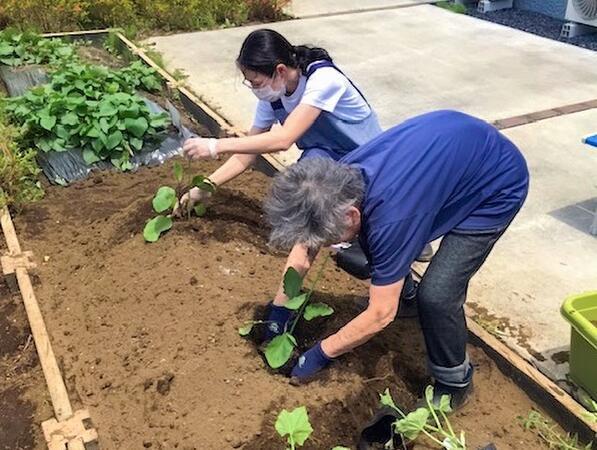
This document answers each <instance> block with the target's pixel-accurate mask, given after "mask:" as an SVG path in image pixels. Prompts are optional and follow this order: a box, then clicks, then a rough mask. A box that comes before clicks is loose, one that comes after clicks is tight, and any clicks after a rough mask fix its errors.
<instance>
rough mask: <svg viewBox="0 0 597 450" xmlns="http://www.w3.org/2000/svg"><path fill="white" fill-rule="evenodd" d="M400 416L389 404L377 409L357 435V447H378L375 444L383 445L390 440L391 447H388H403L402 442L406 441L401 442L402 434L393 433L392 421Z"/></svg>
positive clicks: (363, 448)
mask: <svg viewBox="0 0 597 450" xmlns="http://www.w3.org/2000/svg"><path fill="white" fill-rule="evenodd" d="M401 418H402V417H401V416H400V415H399V414H398V412H397V411H396V410H395V409H393V408H390V407H389V406H384V407H382V408H381V409H379V410H378V411H377V412H376V413H375V415H374V416H373V418H372V419H371V420H370V421H369V422H368V423H367V424H366V425H365V426H364V427H363V430H362V431H361V435H360V436H359V443H358V445H357V449H358V450H370V449H374V448H379V446H378V445H376V444H382V445H385V444H387V443H389V442H390V441H391V442H392V447H390V448H396V449H398V448H404V444H406V443H403V442H402V436H400V435H399V434H397V433H394V422H396V421H397V420H398V419H401Z"/></svg>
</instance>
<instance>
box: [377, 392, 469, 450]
mask: <svg viewBox="0 0 597 450" xmlns="http://www.w3.org/2000/svg"><path fill="white" fill-rule="evenodd" d="M380 401H381V404H382V405H384V406H389V407H390V408H392V409H394V410H395V411H396V412H397V413H398V414H399V415H400V416H401V418H400V419H398V420H396V422H394V430H395V431H396V433H399V434H401V435H402V436H403V438H404V439H406V440H408V441H411V442H412V441H414V440H415V439H417V438H418V437H419V435H421V434H423V435H425V436H426V437H427V438H428V439H429V440H431V441H432V442H434V443H435V444H437V445H438V446H439V447H438V448H444V449H449V450H466V441H465V436H464V432H462V431H461V432H460V435H458V436H457V435H456V433H454V429H453V428H452V424H451V423H450V421H449V420H448V413H450V412H451V411H452V408H451V407H450V396H449V395H442V397H441V399H440V402H439V405H434V403H433V386H427V388H426V389H425V402H426V407H423V408H418V409H416V410H415V411H412V412H410V413H409V414H405V413H404V412H403V411H402V410H401V409H400V408H398V406H396V404H395V403H394V400H393V398H392V395H391V394H390V390H389V389H386V390H385V392H384V393H383V394H381V395H380Z"/></svg>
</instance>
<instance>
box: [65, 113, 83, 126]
mask: <svg viewBox="0 0 597 450" xmlns="http://www.w3.org/2000/svg"><path fill="white" fill-rule="evenodd" d="M60 122H62V124H64V125H71V126H75V125H79V118H78V117H77V115H76V114H74V113H67V114H65V115H64V116H62V119H60Z"/></svg>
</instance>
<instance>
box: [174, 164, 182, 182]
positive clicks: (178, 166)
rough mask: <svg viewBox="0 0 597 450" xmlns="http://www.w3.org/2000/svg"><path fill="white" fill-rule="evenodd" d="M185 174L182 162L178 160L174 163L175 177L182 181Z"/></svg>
mask: <svg viewBox="0 0 597 450" xmlns="http://www.w3.org/2000/svg"><path fill="white" fill-rule="evenodd" d="M183 176H184V169H183V168H182V164H181V163H179V162H178V161H176V162H175V163H174V179H175V180H176V181H177V182H178V183H180V182H182V177H183Z"/></svg>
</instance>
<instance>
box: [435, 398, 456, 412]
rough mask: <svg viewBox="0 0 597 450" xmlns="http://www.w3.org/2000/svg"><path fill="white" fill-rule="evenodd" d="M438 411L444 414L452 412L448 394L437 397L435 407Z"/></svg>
mask: <svg viewBox="0 0 597 450" xmlns="http://www.w3.org/2000/svg"><path fill="white" fill-rule="evenodd" d="M436 409H437V410H438V411H441V412H443V413H445V414H449V413H451V412H452V407H451V406H450V396H449V395H448V394H445V395H442V396H441V397H440V399H439V407H438V408H436Z"/></svg>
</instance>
